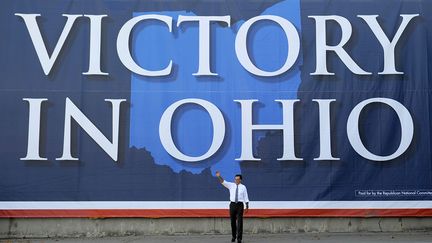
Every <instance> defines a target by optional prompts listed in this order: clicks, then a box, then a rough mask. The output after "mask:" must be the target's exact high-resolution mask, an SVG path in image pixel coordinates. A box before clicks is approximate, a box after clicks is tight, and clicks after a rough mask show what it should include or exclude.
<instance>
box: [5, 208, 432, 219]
mask: <svg viewBox="0 0 432 243" xmlns="http://www.w3.org/2000/svg"><path fill="white" fill-rule="evenodd" d="M431 216H432V209H251V210H249V212H248V213H246V214H245V217H258V218H270V217H431ZM132 217H139V218H203V217H223V218H227V217H229V214H228V209H97V210H95V209H66V210H64V209H62V210H58V209H54V210H45V209H44V210H38V209H32V210H0V218H132Z"/></svg>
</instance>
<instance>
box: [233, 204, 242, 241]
mask: <svg viewBox="0 0 432 243" xmlns="http://www.w3.org/2000/svg"><path fill="white" fill-rule="evenodd" d="M243 209H244V206H243V202H237V203H235V202H231V203H230V218H231V232H232V238H233V239H236V238H237V240H240V241H241V240H242V234H243ZM236 236H237V237H236Z"/></svg>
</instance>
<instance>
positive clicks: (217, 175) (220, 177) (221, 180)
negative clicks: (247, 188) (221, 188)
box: [216, 171, 224, 183]
mask: <svg viewBox="0 0 432 243" xmlns="http://www.w3.org/2000/svg"><path fill="white" fill-rule="evenodd" d="M216 177H217V178H218V179H219V182H220V183H223V182H224V179H223V178H222V176H221V175H220V172H219V171H216Z"/></svg>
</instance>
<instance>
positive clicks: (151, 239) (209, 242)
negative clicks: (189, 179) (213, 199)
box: [0, 232, 432, 243]
mask: <svg viewBox="0 0 432 243" xmlns="http://www.w3.org/2000/svg"><path fill="white" fill-rule="evenodd" d="M243 238H244V239H243V242H244V243H252V242H257V243H258V242H260V243H261V242H265V243H267V242H274V243H282V242H284V243H286V242H295V243H310V242H314V243H318V242H319V243H339V242H340V243H342V242H343V243H346V242H349V243H355V242H367V243H372V242H380V243H383V242H409V243H416V242H432V232H416V233H331V234H328V233H319V234H312V233H307V234H300V233H296V234H271V235H270V234H256V235H245V236H244V237H243ZM0 242H2V243H6V242H7V243H9V242H14V243H15V242H17V243H24V242H25V243H52V242H61V243H63V242H64V243H67V242H68V243H70V242H84V243H87V242H88V243H96V242H100V243H102V242H103V243H105V242H107V243H114V242H115V243H118V242H119V243H139V242H146V243H170V242H175V243H197V242H205V243H216V242H218V243H219V242H231V237H230V236H229V235H177V236H126V237H106V238H83V237H81V238H69V239H62V238H53V239H2V240H0Z"/></svg>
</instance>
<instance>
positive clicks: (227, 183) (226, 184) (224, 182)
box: [222, 180, 233, 189]
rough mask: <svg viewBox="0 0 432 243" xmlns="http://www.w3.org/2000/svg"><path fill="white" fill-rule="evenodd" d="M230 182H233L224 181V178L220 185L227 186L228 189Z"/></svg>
mask: <svg viewBox="0 0 432 243" xmlns="http://www.w3.org/2000/svg"><path fill="white" fill-rule="evenodd" d="M231 184H233V183H231V182H228V181H226V180H224V181H223V182H222V185H223V186H224V187H226V188H228V189H230V188H231Z"/></svg>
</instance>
